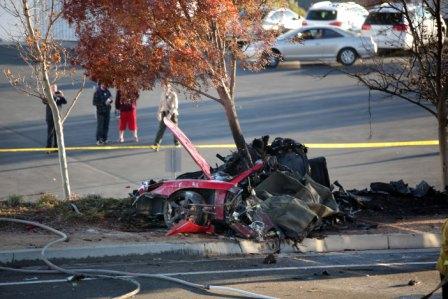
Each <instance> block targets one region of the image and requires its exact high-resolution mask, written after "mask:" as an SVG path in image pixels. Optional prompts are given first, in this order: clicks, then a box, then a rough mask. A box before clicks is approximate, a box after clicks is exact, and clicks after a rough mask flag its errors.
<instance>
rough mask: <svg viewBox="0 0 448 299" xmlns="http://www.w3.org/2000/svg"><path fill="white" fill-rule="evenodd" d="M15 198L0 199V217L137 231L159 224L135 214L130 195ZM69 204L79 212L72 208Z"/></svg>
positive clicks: (50, 195) (61, 224)
mask: <svg viewBox="0 0 448 299" xmlns="http://www.w3.org/2000/svg"><path fill="white" fill-rule="evenodd" d="M18 198H19V199H14V200H6V201H4V202H0V217H9V218H20V219H24V220H31V221H37V222H40V223H44V224H46V225H50V226H53V227H55V228H60V229H63V228H70V227H79V226H97V227H103V228H109V229H123V230H129V231H137V230H142V229H146V228H150V227H155V226H160V224H159V223H158V222H157V221H154V220H151V219H149V218H148V217H145V216H144V215H141V214H139V213H137V211H136V209H135V208H134V207H133V206H132V203H133V200H132V199H131V198H104V197H101V196H99V195H88V196H85V197H81V198H78V199H76V200H71V201H61V200H58V198H57V197H56V196H55V195H53V194H49V193H48V194H43V195H42V196H41V198H40V199H39V200H38V201H37V202H36V203H25V202H22V201H21V198H20V197H18ZM73 205H75V206H76V208H77V209H78V211H79V212H80V213H77V212H76V211H75V209H74V207H73ZM10 226H14V225H13V224H9V223H6V222H0V227H3V228H4V227H10ZM14 227H17V226H14Z"/></svg>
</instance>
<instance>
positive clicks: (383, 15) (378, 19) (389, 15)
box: [365, 12, 403, 25]
mask: <svg viewBox="0 0 448 299" xmlns="http://www.w3.org/2000/svg"><path fill="white" fill-rule="evenodd" d="M402 23H403V14H402V13H394V12H371V13H370V14H369V15H368V16H367V19H366V21H365V24H370V25H396V24H402Z"/></svg>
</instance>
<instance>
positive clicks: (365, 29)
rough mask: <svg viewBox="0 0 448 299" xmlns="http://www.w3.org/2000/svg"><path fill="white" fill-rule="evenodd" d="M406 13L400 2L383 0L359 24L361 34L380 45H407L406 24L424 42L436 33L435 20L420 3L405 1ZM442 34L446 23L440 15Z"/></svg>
mask: <svg viewBox="0 0 448 299" xmlns="http://www.w3.org/2000/svg"><path fill="white" fill-rule="evenodd" d="M406 7H407V9H408V12H409V13H408V15H409V17H410V20H408V19H407V18H406V17H405V13H404V7H403V6H402V5H401V4H398V3H397V4H390V3H385V4H382V5H379V6H376V7H374V8H373V9H371V10H370V12H369V16H368V17H367V18H366V20H365V22H364V24H363V26H362V34H363V35H364V36H371V37H372V38H373V40H374V41H375V42H376V43H377V44H378V48H380V49H405V50H408V49H411V48H412V47H413V45H414V37H413V35H412V33H411V29H410V25H413V26H414V28H416V31H417V32H418V33H419V34H421V37H422V41H423V42H424V43H428V42H429V41H430V40H431V37H435V36H436V35H437V23H436V19H435V18H434V16H433V15H432V14H431V13H430V12H429V11H428V10H427V9H426V8H425V7H424V6H423V5H413V4H408V5H407V6H406ZM410 23H411V24H410ZM442 31H443V36H445V35H446V24H445V22H444V21H443V19H442Z"/></svg>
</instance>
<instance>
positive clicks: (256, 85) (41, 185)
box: [0, 48, 440, 198]
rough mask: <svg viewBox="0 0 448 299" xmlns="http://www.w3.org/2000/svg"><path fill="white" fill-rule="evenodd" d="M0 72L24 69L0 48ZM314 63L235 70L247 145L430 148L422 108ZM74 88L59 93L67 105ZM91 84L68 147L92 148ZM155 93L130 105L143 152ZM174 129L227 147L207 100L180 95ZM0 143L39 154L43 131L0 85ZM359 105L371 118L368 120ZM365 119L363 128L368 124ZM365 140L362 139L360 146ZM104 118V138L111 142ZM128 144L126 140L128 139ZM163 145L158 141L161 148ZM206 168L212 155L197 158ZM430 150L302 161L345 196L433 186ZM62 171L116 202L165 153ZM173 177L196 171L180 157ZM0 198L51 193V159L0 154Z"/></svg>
mask: <svg viewBox="0 0 448 299" xmlns="http://www.w3.org/2000/svg"><path fill="white" fill-rule="evenodd" d="M0 57H2V58H1V59H0V64H1V65H0V68H2V69H3V68H6V67H9V68H11V69H12V70H13V71H20V70H24V69H25V68H24V67H23V66H21V65H20V64H19V63H18V62H16V61H15V59H14V57H13V53H12V52H11V51H9V50H8V51H7V50H5V49H4V48H1V49H0ZM330 70H331V69H330V68H329V67H327V66H325V65H322V64H306V65H302V66H300V65H299V64H296V63H289V64H283V65H280V67H279V68H278V69H276V70H266V71H262V72H259V73H251V72H246V71H244V70H239V71H238V82H237V86H236V90H237V92H236V98H237V109H238V115H239V119H240V122H241V126H242V129H243V132H244V133H245V136H246V139H247V141H250V140H252V139H253V138H256V137H259V136H261V135H266V134H269V135H271V137H272V139H273V138H274V137H276V136H284V137H292V138H294V139H296V140H298V141H300V142H302V143H315V142H319V143H326V142H328V143H335V142H369V141H402V140H426V139H436V136H437V131H436V120H435V119H434V118H433V117H432V116H430V115H429V114H428V113H427V112H425V111H423V110H422V109H420V108H418V107H415V106H413V105H411V104H408V103H406V102H404V101H402V100H399V99H390V98H384V96H383V95H380V94H377V93H372V98H371V101H370V102H369V101H368V91H367V90H366V89H365V88H364V87H362V86H360V85H359V84H357V82H355V81H354V80H352V79H350V78H348V77H347V76H346V75H344V74H341V73H338V72H331V73H330V74H329V75H328V76H326V77H325V78H323V76H324V75H325V74H327V73H328V72H329V71H330ZM77 85H79V82H74V84H73V83H72V82H70V81H65V82H61V83H60V84H59V87H60V89H62V90H63V91H64V92H65V94H66V95H67V96H70V95H72V96H73V95H74V93H75V91H76V87H77ZM92 95H93V83H88V84H87V87H86V89H85V91H84V93H83V94H82V96H81V98H80V101H79V103H78V105H77V106H76V108H75V109H74V111H73V113H72V115H71V116H70V117H69V119H68V120H67V123H66V125H65V135H66V144H67V145H68V146H77V145H93V144H94V143H95V137H94V135H95V126H96V120H95V110H94V107H93V106H92V104H91V101H92ZM159 96H160V90H159V89H158V88H156V89H155V90H153V91H145V92H143V93H142V96H141V98H140V100H139V103H138V121H139V127H140V130H139V132H140V137H141V138H140V140H141V141H140V144H148V145H149V144H151V143H152V141H153V138H154V136H155V133H156V129H157V120H156V109H157V105H158V100H159ZM179 97H180V99H181V100H180V118H179V119H180V120H179V121H180V127H181V128H182V130H183V131H184V132H185V133H186V134H187V135H188V136H189V137H190V138H191V140H192V141H193V142H194V143H200V144H224V143H231V142H232V140H231V134H230V131H229V128H228V125H227V122H226V119H225V116H224V113H223V109H222V108H221V107H219V105H218V104H217V103H215V102H213V101H211V100H207V99H201V100H199V101H197V102H194V103H192V102H190V101H187V100H185V97H184V96H183V95H182V94H180V95H179ZM0 99H1V101H0V115H1V117H0V140H2V142H1V147H2V148H15V147H42V146H43V145H44V144H45V134H46V125H45V120H44V105H43V104H42V103H40V102H39V101H38V100H35V99H32V98H29V97H26V96H24V95H23V94H20V93H17V92H15V91H14V90H13V89H12V88H11V87H10V86H9V84H8V82H7V81H6V79H5V78H4V77H3V76H1V77H0ZM369 106H370V112H371V118H370V117H369ZM369 120H371V128H370V124H369ZM370 133H371V138H370ZM117 137H118V135H117V130H116V120H115V119H114V118H113V117H112V120H111V126H110V139H111V140H116V139H117ZM128 137H129V138H130V136H128ZM171 142H172V141H171V136H169V137H168V136H167V137H166V138H165V144H170V143H171ZM200 151H201V153H203V154H204V156H205V157H206V158H207V159H208V160H209V161H210V163H211V165H214V163H216V162H218V160H217V159H216V158H215V154H216V153H217V152H219V153H221V154H226V153H228V151H229V150H228V149H207V150H200ZM437 152H438V149H437V147H434V146H429V147H408V148H385V149H338V150H335V149H328V150H316V149H311V150H310V153H309V156H310V157H315V156H320V155H324V156H326V157H327V160H328V165H329V170H330V176H331V179H332V180H336V179H337V180H339V181H340V182H341V183H342V184H343V185H345V186H346V187H348V188H354V187H356V188H364V187H367V186H368V184H369V183H370V182H372V181H390V180H398V179H404V180H405V181H406V182H409V183H411V184H416V183H418V182H419V181H420V180H422V179H424V180H426V181H428V182H429V183H431V184H433V185H438V184H439V183H440V179H439V166H438V155H437ZM68 157H69V171H70V175H71V183H72V188H73V191H74V192H76V193H80V194H86V193H101V194H103V195H113V196H126V194H127V192H128V191H129V188H128V187H129V186H133V185H134V184H136V183H137V182H139V181H141V180H142V179H145V178H166V177H172V176H173V175H174V174H172V173H170V172H167V171H166V167H165V164H166V162H165V160H166V158H167V157H169V152H167V151H160V152H157V153H155V152H152V151H150V150H120V151H90V152H87V151H80V152H70V153H69V154H68ZM182 157H183V158H182V171H192V170H196V167H195V165H194V164H193V163H192V162H191V160H190V159H189V157H187V156H186V154H185V153H183V156H182ZM0 190H2V192H1V194H0V197H2V198H4V197H6V196H8V195H9V194H24V195H30V194H37V193H39V192H43V191H49V192H53V193H56V194H61V187H60V178H59V169H58V161H57V158H56V156H54V155H52V156H48V155H46V154H44V153H42V152H36V153H1V154H0Z"/></svg>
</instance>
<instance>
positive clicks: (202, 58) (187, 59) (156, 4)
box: [64, 0, 278, 161]
mask: <svg viewBox="0 0 448 299" xmlns="http://www.w3.org/2000/svg"><path fill="white" fill-rule="evenodd" d="M276 2H277V3H278V1H276ZM269 7H270V4H269V3H268V1H266V0H234V1H231V0H200V1H191V0H190V1H188V0H124V1H123V0H98V1H92V0H66V1H65V4H64V9H65V11H64V16H65V18H66V19H67V20H68V21H69V22H70V23H73V24H75V25H76V30H77V34H78V35H79V38H80V42H79V45H78V48H77V54H78V56H77V59H76V61H75V62H76V63H77V64H79V65H81V66H83V67H84V68H85V69H86V70H87V72H88V74H89V76H90V77H92V78H93V79H96V80H100V81H102V82H104V83H106V84H108V85H110V86H115V87H120V86H122V85H126V86H128V88H129V87H134V88H136V89H144V90H145V89H151V88H152V87H153V86H154V85H155V84H156V83H157V82H159V81H170V82H172V83H175V84H176V85H177V86H181V87H183V88H185V90H187V91H188V94H189V95H190V96H191V97H192V98H193V99H195V98H197V97H198V96H200V95H204V96H207V97H209V98H211V99H213V100H215V101H217V102H218V103H220V104H221V105H223V107H224V110H225V113H226V116H227V119H228V121H229V126H230V130H231V132H232V135H233V139H234V140H235V144H236V145H237V148H238V150H239V151H241V152H244V153H245V154H246V157H248V154H247V149H246V143H245V140H244V137H243V134H242V131H241V128H240V125H239V121H238V118H237V113H236V108H235V104H234V89H235V79H236V78H235V77H236V67H237V61H239V62H240V63H242V64H243V65H246V64H245V59H246V57H245V54H244V47H243V48H242V47H241V44H242V43H244V44H250V43H252V42H253V41H261V43H260V44H261V45H264V46H265V49H266V51H269V45H270V44H271V43H272V42H273V38H274V34H273V33H270V32H266V31H264V30H263V29H262V27H261V23H262V18H263V12H264V11H266V10H267V9H269ZM246 66H250V67H251V68H255V69H256V68H260V67H262V65H261V64H250V65H246ZM209 87H212V88H213V89H214V90H215V94H218V96H216V95H212V94H211V93H209V92H208V89H209ZM248 160H249V161H250V159H248Z"/></svg>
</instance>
